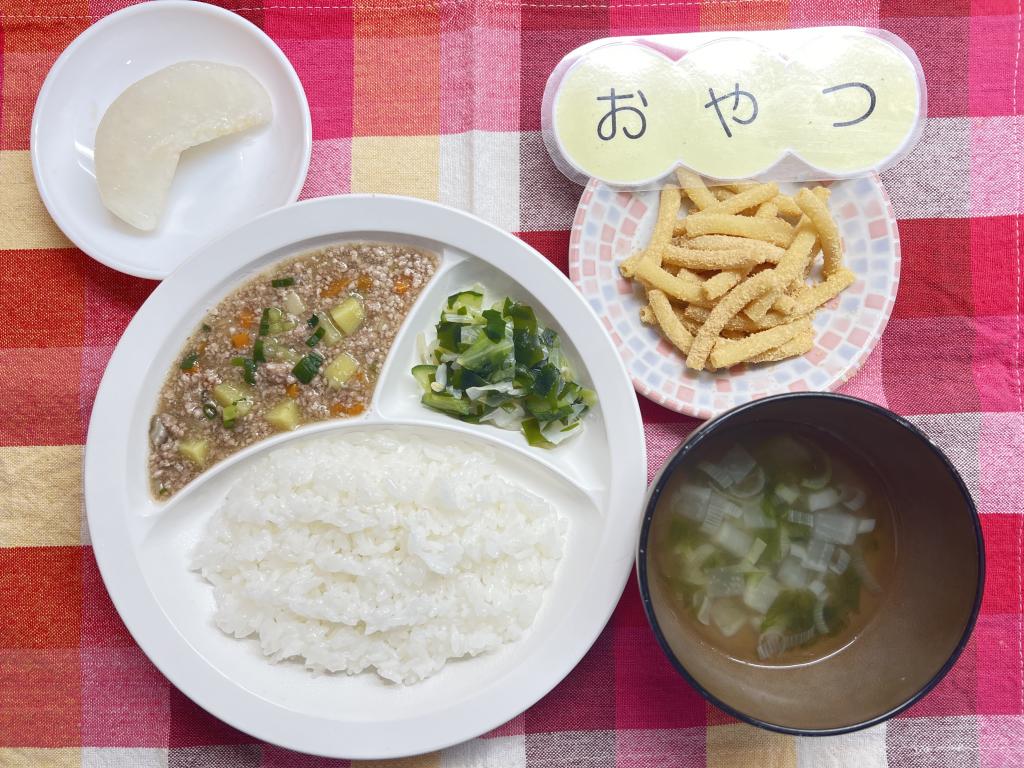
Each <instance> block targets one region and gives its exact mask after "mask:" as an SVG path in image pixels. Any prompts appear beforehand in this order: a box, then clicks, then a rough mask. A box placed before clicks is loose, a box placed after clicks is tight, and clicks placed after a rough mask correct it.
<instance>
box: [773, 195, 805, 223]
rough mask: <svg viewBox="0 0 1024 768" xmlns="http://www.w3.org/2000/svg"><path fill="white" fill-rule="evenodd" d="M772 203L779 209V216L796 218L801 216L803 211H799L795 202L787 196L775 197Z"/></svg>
mask: <svg viewBox="0 0 1024 768" xmlns="http://www.w3.org/2000/svg"><path fill="white" fill-rule="evenodd" d="M772 202H773V203H775V207H776V208H778V209H779V216H788V217H791V218H798V217H800V216H802V215H803V211H801V210H800V206H799V205H797V204H796V200H794V199H793V198H792V197H790V196H789V195H776V196H775V198H774V199H773V200H772Z"/></svg>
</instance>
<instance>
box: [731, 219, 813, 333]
mask: <svg viewBox="0 0 1024 768" xmlns="http://www.w3.org/2000/svg"><path fill="white" fill-rule="evenodd" d="M816 241H817V233H816V232H815V231H814V228H813V227H812V226H811V223H810V222H809V221H807V220H805V219H801V220H800V223H799V224H798V225H797V228H796V235H795V236H794V237H793V243H792V245H790V246H789V248H788V249H787V250H786V255H785V256H783V257H782V259H781V260H780V261H779V264H778V266H777V267H775V274H776V276H777V277H778V279H779V285H780V286H787V285H790V284H791V283H792V282H793V281H795V280H802V279H803V276H804V271H805V270H806V269H807V264H808V262H809V261H810V260H811V255H812V254H813V253H814V252H815V249H814V243H815V242H816ZM781 293H782V291H781V289H780V290H778V291H773V292H770V293H766V294H765V295H764V296H762V297H761V298H760V299H758V300H757V301H754V302H751V304H750V306H749V307H747V308H746V309H745V310H743V314H745V315H746V316H747V317H749V318H750V319H751V320H753V321H755V322H757V321H759V320H760V319H761V318H762V317H764V316H765V315H766V314H767V313H768V310H769V309H771V308H772V306H773V305H774V304H775V302H776V300H777V299H778V298H779V296H780V294H781Z"/></svg>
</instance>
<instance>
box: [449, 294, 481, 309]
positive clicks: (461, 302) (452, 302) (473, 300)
mask: <svg viewBox="0 0 1024 768" xmlns="http://www.w3.org/2000/svg"><path fill="white" fill-rule="evenodd" d="M483 303H484V295H483V294H482V293H480V292H479V291H459V292H458V293H453V294H452V295H451V296H449V297H448V309H450V310H452V311H453V312H458V311H459V310H460V309H475V310H479V309H480V307H482V306H483Z"/></svg>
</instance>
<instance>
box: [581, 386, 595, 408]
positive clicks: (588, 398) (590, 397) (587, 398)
mask: <svg viewBox="0 0 1024 768" xmlns="http://www.w3.org/2000/svg"><path fill="white" fill-rule="evenodd" d="M580 402H581V403H583V404H584V405H585V406H587V408H593V407H594V406H596V405H597V392H595V391H594V390H592V389H587V388H586V387H583V388H582V389H580Z"/></svg>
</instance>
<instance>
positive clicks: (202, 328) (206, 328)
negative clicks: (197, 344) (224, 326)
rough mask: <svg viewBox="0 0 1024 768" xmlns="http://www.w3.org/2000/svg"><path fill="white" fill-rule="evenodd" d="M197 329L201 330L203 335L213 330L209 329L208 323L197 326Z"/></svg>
mask: <svg viewBox="0 0 1024 768" xmlns="http://www.w3.org/2000/svg"><path fill="white" fill-rule="evenodd" d="M199 329H200V330H201V331H202V332H203V333H209V332H210V331H212V330H213V328H211V327H210V324H209V323H203V324H202V325H201V326H199Z"/></svg>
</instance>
